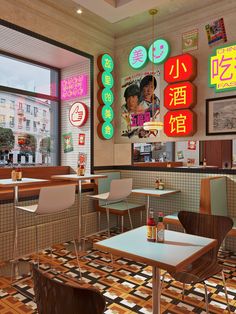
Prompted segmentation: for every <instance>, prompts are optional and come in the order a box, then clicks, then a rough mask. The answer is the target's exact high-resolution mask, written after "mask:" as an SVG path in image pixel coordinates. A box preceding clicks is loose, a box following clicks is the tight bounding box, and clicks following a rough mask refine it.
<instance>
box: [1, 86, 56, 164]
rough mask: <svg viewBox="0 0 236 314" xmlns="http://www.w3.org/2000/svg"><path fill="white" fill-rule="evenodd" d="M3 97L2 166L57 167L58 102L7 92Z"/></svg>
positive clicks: (2, 94)
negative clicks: (14, 164)
mask: <svg viewBox="0 0 236 314" xmlns="http://www.w3.org/2000/svg"><path fill="white" fill-rule="evenodd" d="M1 98H4V99H5V100H6V101H5V108H2V107H1V105H0V159H1V162H0V163H1V164H2V165H3V164H5V163H7V161H8V162H10V161H11V162H13V163H21V162H23V163H26V164H31V165H32V164H45V165H57V164H58V160H57V159H58V154H57V148H58V122H57V121H58V103H57V102H52V101H50V100H45V99H39V98H35V97H29V96H23V95H17V94H13V93H6V92H0V99H1ZM13 104H14V105H13Z"/></svg>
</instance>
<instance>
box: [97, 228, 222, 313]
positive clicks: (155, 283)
mask: <svg viewBox="0 0 236 314" xmlns="http://www.w3.org/2000/svg"><path fill="white" fill-rule="evenodd" d="M216 244H217V241H216V240H215V239H209V238H204V237H199V236H195V235H190V234H186V233H181V232H175V231H170V230H165V241H164V243H156V242H149V241H147V240H146V226H142V227H139V228H137V229H133V230H131V231H127V232H125V233H122V234H119V235H117V236H114V237H111V238H109V239H106V240H103V241H100V242H97V243H94V245H93V246H94V248H95V249H98V250H100V251H104V252H110V253H111V254H114V255H117V256H122V257H125V258H129V259H131V260H133V261H136V262H141V263H145V264H147V265H150V266H152V307H153V314H160V313H161V306H160V304H161V281H160V269H163V270H166V271H168V272H173V271H174V272H175V271H181V270H182V269H183V268H184V267H185V266H187V265H189V264H190V263H192V262H193V261H195V260H196V259H198V258H199V257H200V256H202V255H204V254H205V253H207V252H208V251H209V250H211V249H212V248H213V247H215V246H216Z"/></svg>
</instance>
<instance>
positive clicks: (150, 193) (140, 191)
mask: <svg viewBox="0 0 236 314" xmlns="http://www.w3.org/2000/svg"><path fill="white" fill-rule="evenodd" d="M180 192H181V191H180V190H175V189H163V190H159V189H154V188H137V189H132V193H133V194H137V195H144V196H146V197H147V203H146V211H147V216H146V217H149V208H150V197H157V198H164V197H167V196H170V195H173V194H176V193H180Z"/></svg>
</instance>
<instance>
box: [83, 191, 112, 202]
mask: <svg viewBox="0 0 236 314" xmlns="http://www.w3.org/2000/svg"><path fill="white" fill-rule="evenodd" d="M108 196H109V192H107V193H101V194H97V195H88V197H90V198H93V199H96V200H100V201H105V200H106V199H107V198H108Z"/></svg>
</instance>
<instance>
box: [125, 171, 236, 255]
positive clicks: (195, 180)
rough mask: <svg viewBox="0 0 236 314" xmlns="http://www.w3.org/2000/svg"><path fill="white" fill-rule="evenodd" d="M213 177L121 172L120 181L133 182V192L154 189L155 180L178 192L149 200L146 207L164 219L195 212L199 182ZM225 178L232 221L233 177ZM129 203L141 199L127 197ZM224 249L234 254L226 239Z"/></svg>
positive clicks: (233, 243)
mask: <svg viewBox="0 0 236 314" xmlns="http://www.w3.org/2000/svg"><path fill="white" fill-rule="evenodd" d="M214 176H216V174H209V173H206V174H205V173H187V172H158V171H133V170H121V177H122V178H133V188H141V187H155V180H156V179H157V178H158V179H162V181H163V182H164V183H165V188H172V189H179V190H181V192H180V193H178V194H174V195H170V196H167V197H166V198H163V199H159V198H155V197H150V207H152V208H153V209H154V212H155V213H156V215H157V212H158V211H163V212H164V215H168V214H172V213H176V212H178V211H180V210H189V211H198V210H199V202H200V185H201V179H204V178H208V177H214ZM222 176H223V175H222ZM225 176H226V177H227V181H226V182H227V200H228V215H229V216H231V217H236V175H225ZM130 200H132V201H135V202H138V203H143V202H145V197H143V196H136V195H131V196H130ZM226 248H227V249H229V250H232V251H234V252H236V239H235V238H233V237H227V239H226Z"/></svg>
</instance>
